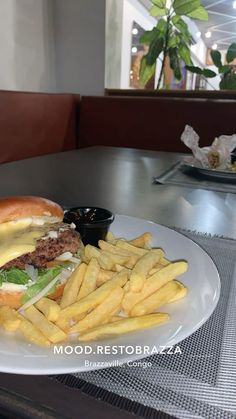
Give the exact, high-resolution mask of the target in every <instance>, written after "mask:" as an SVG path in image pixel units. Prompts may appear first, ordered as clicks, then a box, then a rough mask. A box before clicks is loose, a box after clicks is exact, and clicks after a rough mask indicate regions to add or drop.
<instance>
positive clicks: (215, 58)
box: [210, 50, 222, 68]
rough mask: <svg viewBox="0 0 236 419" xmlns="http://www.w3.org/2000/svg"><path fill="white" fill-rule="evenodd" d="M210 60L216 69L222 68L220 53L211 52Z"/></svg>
mask: <svg viewBox="0 0 236 419" xmlns="http://www.w3.org/2000/svg"><path fill="white" fill-rule="evenodd" d="M210 54H211V58H212V61H213V63H214V64H215V66H216V67H217V68H221V67H222V62H221V53H220V52H219V51H214V50H211V53H210Z"/></svg>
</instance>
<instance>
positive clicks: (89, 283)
mask: <svg viewBox="0 0 236 419" xmlns="http://www.w3.org/2000/svg"><path fill="white" fill-rule="evenodd" d="M99 271H100V266H99V264H98V262H97V259H95V258H92V259H90V262H89V264H88V266H87V270H86V271H85V273H84V275H83V277H82V283H81V287H80V290H79V293H78V295H77V298H75V299H74V301H72V302H71V303H74V302H75V301H76V299H77V301H79V300H81V299H82V298H83V297H86V295H88V294H90V293H91V292H92V291H94V290H95V288H96V282H97V276H98V273H99ZM71 303H70V304H71ZM68 305H69V304H68Z"/></svg>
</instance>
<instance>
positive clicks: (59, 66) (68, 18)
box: [54, 0, 105, 95]
mask: <svg viewBox="0 0 236 419" xmlns="http://www.w3.org/2000/svg"><path fill="white" fill-rule="evenodd" d="M54 28H55V48H56V49H55V56H56V61H55V62H56V89H57V91H59V92H79V93H81V94H83V95H86V94H87V95H90V94H91V95H102V94H103V93H104V77H105V0H54Z"/></svg>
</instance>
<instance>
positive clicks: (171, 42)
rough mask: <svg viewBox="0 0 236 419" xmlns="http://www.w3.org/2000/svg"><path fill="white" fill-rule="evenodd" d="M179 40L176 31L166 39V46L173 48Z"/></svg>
mask: <svg viewBox="0 0 236 419" xmlns="http://www.w3.org/2000/svg"><path fill="white" fill-rule="evenodd" d="M179 42H180V37H179V34H178V32H176V33H174V34H173V35H170V37H169V39H168V44H167V46H168V48H173V47H176V46H177V45H178V44H179Z"/></svg>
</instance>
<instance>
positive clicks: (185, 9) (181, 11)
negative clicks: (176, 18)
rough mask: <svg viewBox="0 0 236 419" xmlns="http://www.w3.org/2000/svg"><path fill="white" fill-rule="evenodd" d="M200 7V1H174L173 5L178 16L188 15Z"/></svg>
mask: <svg viewBox="0 0 236 419" xmlns="http://www.w3.org/2000/svg"><path fill="white" fill-rule="evenodd" d="M200 6H201V2H200V0H174V3H173V8H174V11H175V13H176V14H177V15H188V14H189V13H191V12H193V11H194V10H196V9H198V8H199V7H200Z"/></svg>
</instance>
